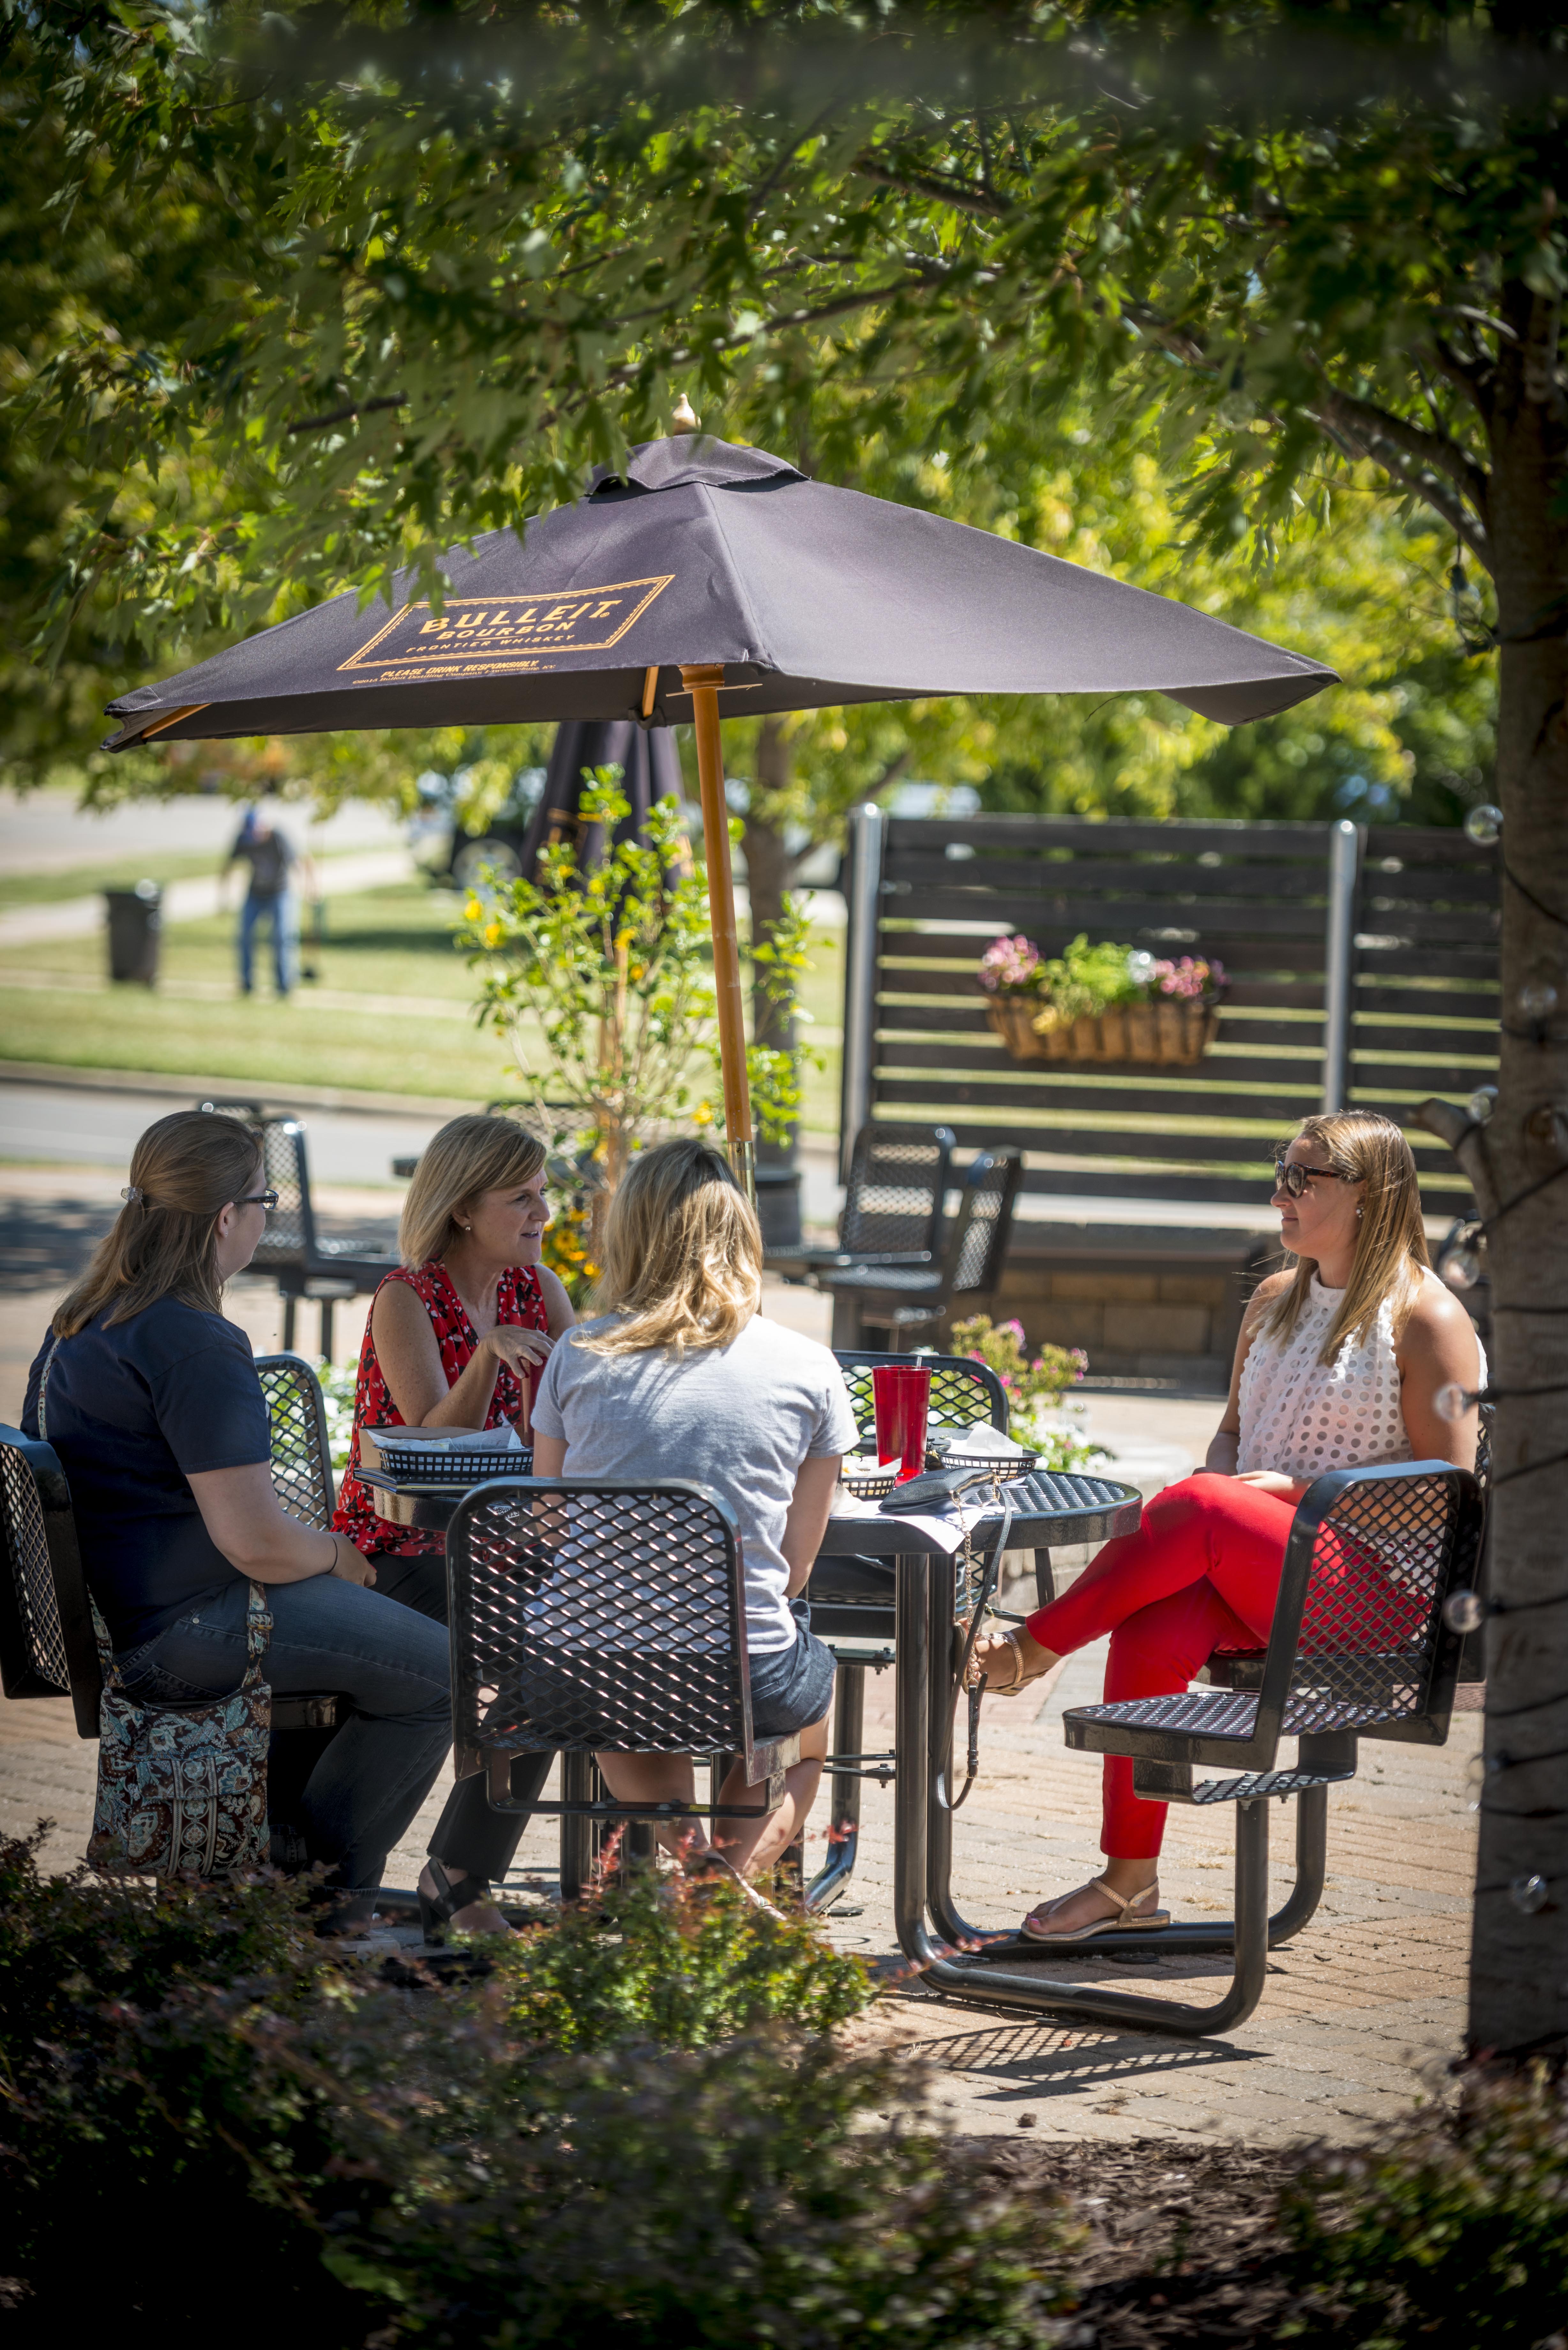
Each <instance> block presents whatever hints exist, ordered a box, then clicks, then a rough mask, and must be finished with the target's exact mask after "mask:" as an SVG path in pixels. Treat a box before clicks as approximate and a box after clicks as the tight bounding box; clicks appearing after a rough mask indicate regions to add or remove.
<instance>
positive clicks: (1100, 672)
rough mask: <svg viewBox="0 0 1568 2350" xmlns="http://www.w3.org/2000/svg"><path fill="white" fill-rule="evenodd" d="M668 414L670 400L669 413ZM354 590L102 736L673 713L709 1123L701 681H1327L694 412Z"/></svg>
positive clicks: (736, 1119)
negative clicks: (696, 430) (694, 811)
mask: <svg viewBox="0 0 1568 2350" xmlns="http://www.w3.org/2000/svg"><path fill="white" fill-rule="evenodd" d="M677 421H680V418H679V417H678V420H677ZM441 568H442V571H443V574H444V576H445V577H446V579H447V581H448V583H449V585H448V587H447V589H446V591H445V593H444V598H443V608H442V609H441V611H440V612H439V613H438V612H436V611H434V610H433V609H432V608H431V603H430V600H429V598H426V597H423V596H420V595H416V594H415V593H414V584H415V583H414V581H413V578H412V576H411V575H409V574H405V575H400V577H399V579H398V580H397V581H396V582H395V584H394V596H393V602H392V604H391V606H390V607H389V606H387V605H386V604H385V603H383V604H381V605H380V606H379V608H378V607H374V606H372V607H371V608H369V610H366V609H362V608H361V607H360V604H359V600H358V597H357V596H356V595H354V594H353V593H351V592H350V593H349V594H347V595H343V596H338V597H336V598H334V599H333V600H332V601H331V602H330V603H326V604H318V605H317V607H316V608H315V609H314V610H313V611H309V612H302V613H300V614H298V615H297V617H296V618H295V619H291V620H283V621H280V622H279V623H278V625H277V626H276V627H275V628H272V629H264V630H263V631H262V632H261V634H260V635H258V636H254V637H250V638H247V639H245V640H244V643H242V644H237V645H234V646H231V647H230V648H229V650H227V651H224V652H221V653H216V654H214V655H213V658H212V660H205V661H202V662H200V663H199V664H198V665H197V666H196V667H195V668H194V669H189V670H186V671H182V674H181V675H180V676H178V677H172V678H167V679H165V680H164V681H163V682H162V683H161V684H159V685H151V686H141V687H139V688H138V689H137V691H135V692H133V693H128V694H124V695H122V696H121V697H120V698H119V701H117V702H110V704H109V712H110V714H111V715H112V716H113V717H115V718H117V719H118V720H119V722H120V723H119V728H118V730H117V732H116V733H114V734H112V735H111V736H110V737H109V740H108V742H107V743H106V744H105V746H104V747H105V748H106V749H109V750H116V751H119V750H124V749H125V748H127V747H128V745H130V743H144V742H148V741H151V740H152V739H153V738H155V737H162V736H166V737H167V738H168V739H169V740H170V741H171V742H181V741H184V740H188V739H190V738H192V737H195V736H217V735H231V734H290V733H316V732H317V731H321V732H325V731H327V730H328V729H333V728H340V727H372V726H374V727H386V726H444V725H456V724H462V725H470V726H483V725H496V724H503V723H506V722H507V721H516V720H521V719H552V718H553V719H557V720H569V719H598V720H617V719H618V720H631V721H635V722H636V723H639V724H641V725H645V726H668V725H670V724H676V723H688V722H689V723H692V724H693V725H694V726H695V729H696V735H697V756H698V772H699V776H700V780H701V800H702V819H703V830H704V834H705V837H706V840H707V848H708V891H709V907H710V911H711V921H712V931H713V962H714V972H715V977H716V981H717V985H718V1007H719V1042H720V1049H721V1055H722V1065H723V1077H724V1117H725V1132H726V1139H727V1141H728V1143H729V1147H730V1155H731V1159H732V1163H733V1165H734V1166H735V1169H736V1171H737V1173H738V1174H740V1175H741V1177H742V1180H743V1181H745V1183H746V1185H747V1188H748V1190H749V1189H751V1188H752V1159H753V1147H752V1118H751V1102H750V1097H749V1095H748V1091H747V1086H746V1055H745V1033H744V1026H743V1018H742V993H741V972H740V954H739V948H738V944H737V940H736V934H735V909H734V892H733V889H732V882H731V875H730V836H729V828H728V824H727V821H726V818H727V810H726V807H725V803H724V770H723V757H722V746H721V740H720V728H719V719H720V697H721V695H722V696H723V697H724V708H725V709H726V710H727V711H729V712H739V713H741V714H742V715H744V716H747V717H751V716H762V715H763V714H764V713H766V712H774V711H788V710H813V709H818V708H822V707H824V706H828V707H831V706H834V705H836V704H838V703H841V702H899V701H905V700H909V699H914V698H924V697H928V696H932V695H937V694H944V693H1095V694H1102V695H1104V694H1112V693H1128V692H1150V691H1157V692H1161V693H1166V694H1168V695H1169V696H1170V697H1171V698H1172V699H1173V700H1174V701H1177V702H1183V703H1185V704H1186V706H1187V707H1188V708H1189V710H1195V711H1197V712H1199V713H1200V714H1201V715H1202V716H1204V717H1206V718H1214V719H1218V720H1220V722H1221V723H1224V724H1227V725H1236V724H1239V723H1241V722H1243V721H1245V720H1247V719H1251V718H1267V717H1271V716H1272V714H1273V713H1274V712H1276V711H1281V710H1288V709H1289V708H1290V707H1291V706H1292V704H1293V703H1294V702H1302V701H1304V700H1305V699H1306V697H1307V696H1308V695H1309V694H1314V693H1316V692H1318V691H1321V689H1322V688H1323V687H1324V686H1325V685H1329V684H1332V683H1334V671H1332V670H1329V669H1325V668H1324V667H1323V665H1322V664H1321V663H1320V662H1317V661H1312V660H1303V659H1302V658H1301V656H1300V655H1299V654H1296V653H1290V652H1284V651H1282V650H1281V649H1280V648H1279V647H1278V646H1277V645H1271V644H1267V643H1265V642H1264V641H1263V640H1262V639H1261V638H1259V637H1251V636H1246V635H1244V634H1243V633H1242V632H1241V629H1231V628H1227V627H1226V625H1225V624H1224V622H1223V621H1220V620H1215V619H1210V617H1209V616H1208V614H1207V613H1203V612H1194V611H1191V610H1189V608H1188V607H1187V606H1186V605H1183V604H1178V603H1174V602H1172V601H1171V600H1170V599H1169V598H1167V597H1163V596H1152V595H1149V594H1148V593H1147V591H1146V590H1144V589H1143V588H1139V587H1124V586H1123V585H1122V583H1121V582H1120V581H1119V580H1116V579H1107V578H1106V577H1104V576H1103V575H1102V574H1101V573H1099V572H1096V571H1086V570H1085V569H1083V568H1082V567H1081V566H1079V565H1077V564H1074V563H1065V562H1063V561H1062V560H1061V559H1060V558H1059V557H1057V556H1052V555H1040V554H1037V553H1036V552H1035V551H1034V549H1033V548H1032V547H1027V546H1017V545H1015V544H1014V543H1013V542H1012V540H1010V539H1004V538H997V537H994V536H992V534H991V533H990V532H988V531H982V530H972V529H971V528H969V527H968V525H965V524H962V523H955V522H948V521H945V520H944V519H942V518H941V517H940V515H929V514H921V513H919V512H917V510H916V509H915V508H914V507H912V506H900V505H894V504H889V503H888V501H886V500H884V499H881V498H871V497H866V496H863V495H862V494H860V493H859V492H858V491H855V490H840V489H833V488H829V487H828V486H826V484H822V483H819V482H813V481H810V480H808V479H807V478H806V476H805V474H803V473H801V472H800V471H799V469H798V468H797V467H796V466H794V465H792V464H789V463H786V461H785V460H784V458H782V457H774V456H770V455H769V453H768V452H767V451H766V450H765V449H747V448H739V447H736V446H733V445H732V444H731V443H730V442H722V441H715V440H711V439H708V438H705V437H693V435H692V434H691V430H690V427H688V429H687V431H686V432H683V433H681V434H680V435H678V436H675V437H672V438H670V439H669V440H664V441H649V442H643V443H642V444H641V446H639V448H637V449H635V450H633V452H631V455H630V457H629V459H628V463H627V467H626V471H625V473H624V474H616V473H611V472H609V471H608V470H607V469H601V471H600V473H599V474H598V475H597V478H596V480H595V482H594V484H593V486H592V487H591V489H590V490H589V491H588V493H587V495H586V496H584V497H582V498H580V499H579V500H578V501H577V503H576V504H575V505H569V506H561V507H557V508H556V510H555V512H553V513H551V514H546V515H538V516H536V517H535V519H533V520H532V521H530V522H529V523H528V525H527V526H526V531H525V533H523V532H519V531H516V530H499V531H492V532H490V533H488V534H486V535H485V536H483V537H482V538H480V539H478V540H476V542H475V544H474V547H473V550H472V553H470V552H469V551H468V550H467V549H466V548H458V549H455V550H454V551H453V552H452V554H450V555H448V556H445V557H444V558H443V561H442V566H441Z"/></svg>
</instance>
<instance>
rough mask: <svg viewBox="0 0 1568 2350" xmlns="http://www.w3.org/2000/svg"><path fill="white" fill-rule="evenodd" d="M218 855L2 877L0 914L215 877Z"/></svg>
mask: <svg viewBox="0 0 1568 2350" xmlns="http://www.w3.org/2000/svg"><path fill="white" fill-rule="evenodd" d="M217 869H218V859H217V857H216V855H215V854H205V853H202V852H201V851H192V852H191V853H190V854H188V855H186V856H183V857H181V856H176V855H173V854H171V853H167V852H165V853H162V854H160V853H159V852H157V851H156V850H155V851H153V852H152V853H151V855H148V856H145V857H122V858H119V860H118V862H109V863H105V864H102V865H73V866H69V867H67V869H66V870H65V871H64V872H63V873H0V913H7V912H9V911H10V910H11V909H12V908H13V907H16V906H52V905H54V904H55V903H56V901H57V899H62V898H86V897H88V896H90V895H91V894H92V893H93V892H94V891H96V890H99V889H135V887H136V885H137V883H138V882H139V881H185V880H188V879H190V878H191V876H192V874H203V873H215V872H216V871H217Z"/></svg>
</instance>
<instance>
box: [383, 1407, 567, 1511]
mask: <svg viewBox="0 0 1568 2350" xmlns="http://www.w3.org/2000/svg"><path fill="white" fill-rule="evenodd" d="M513 1436H514V1431H513V1430H511V1429H509V1428H492V1429H478V1428H362V1429H361V1430H359V1461H360V1465H361V1466H362V1467H363V1468H366V1469H374V1470H379V1471H380V1472H381V1474H382V1475H383V1476H387V1477H395V1478H396V1479H397V1481H398V1482H399V1483H400V1484H410V1485H430V1486H438V1487H444V1488H445V1489H446V1490H447V1491H448V1492H454V1493H462V1492H467V1490H468V1488H469V1487H470V1486H471V1485H478V1484H482V1483H483V1482H484V1480H485V1479H486V1478H487V1477H530V1476H532V1475H533V1473H534V1454H533V1451H532V1448H531V1447H529V1446H527V1445H520V1444H518V1443H515V1442H514V1441H513ZM376 1513H377V1515H378V1517H383V1518H387V1519H389V1521H390V1522H391V1523H392V1524H393V1525H400V1526H403V1525H412V1523H413V1522H414V1516H413V1513H414V1503H413V1496H412V1494H410V1493H385V1492H377V1495H376Z"/></svg>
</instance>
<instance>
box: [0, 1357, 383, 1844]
mask: <svg viewBox="0 0 1568 2350" xmlns="http://www.w3.org/2000/svg"><path fill="white" fill-rule="evenodd" d="M257 1368H258V1370H261V1371H263V1372H264V1374H265V1376H264V1378H263V1382H262V1384H263V1391H264V1393H266V1394H268V1397H269V1403H270V1405H271V1408H272V1410H273V1427H274V1431H275V1443H277V1446H278V1449H277V1451H276V1452H275V1458H274V1466H273V1482H274V1484H275V1487H276V1488H277V1492H278V1498H279V1500H280V1501H281V1502H282V1503H283V1505H284V1507H285V1508H286V1509H287V1510H289V1511H291V1513H292V1514H293V1515H295V1516H296V1517H299V1518H303V1519H305V1520H306V1523H308V1524H312V1525H318V1524H323V1523H326V1521H325V1520H324V1519H323V1518H322V1517H321V1516H320V1515H319V1514H317V1513H318V1512H319V1511H320V1508H321V1506H322V1503H323V1501H324V1500H325V1498H326V1496H327V1495H329V1494H330V1492H331V1469H330V1465H329V1463H328V1461H327V1447H326V1423H325V1419H324V1418H322V1417H321V1414H320V1390H319V1388H316V1395H315V1419H316V1424H317V1428H318V1430H319V1434H320V1439H321V1443H320V1451H319V1454H318V1455H312V1454H311V1452H310V1436H309V1429H310V1421H311V1417H312V1416H311V1413H310V1409H309V1406H310V1397H309V1394H308V1391H307V1389H306V1387H305V1381H306V1380H307V1381H309V1383H310V1387H311V1388H315V1385H316V1382H315V1375H314V1373H313V1372H312V1371H311V1369H310V1367H309V1365H308V1364H307V1363H303V1362H301V1361H300V1359H299V1357H297V1356H281V1357H279V1356H275V1357H264V1358H263V1361H262V1363H260V1364H258V1366H257ZM300 1373H303V1374H304V1379H303V1380H302V1379H301V1378H300V1376H299V1375H300ZM289 1390H292V1396H291V1395H290V1394H289V1392H288V1391H289ZM278 1398H281V1399H284V1400H283V1401H282V1404H281V1411H282V1420H281V1425H282V1428H283V1431H284V1433H283V1439H282V1440H281V1441H279V1440H278V1435H277V1431H278V1430H279V1428H280V1404H279V1402H278V1401H276V1400H274V1399H278ZM323 1476H324V1477H325V1485H323V1483H322V1482H321V1480H322V1478H323ZM330 1510H331V1504H330V1503H329V1502H327V1515H328V1516H329V1515H330ZM0 1523H3V1524H4V1528H5V1569H6V1571H5V1575H4V1576H0V1687H3V1688H4V1690H5V1695H6V1696H7V1697H8V1698H28V1697H68V1698H69V1699H70V1700H71V1710H72V1712H73V1714H74V1716H75V1719H76V1727H77V1735H78V1738H96V1737H97V1736H98V1734H99V1699H100V1698H101V1696H102V1694H103V1671H102V1667H101V1664H100V1662H99V1652H98V1642H97V1638H96V1636H95V1633H94V1629H93V1620H92V1604H91V1601H90V1600H89V1598H88V1586H87V1577H86V1575H85V1574H84V1572H83V1567H82V1556H81V1547H80V1544H79V1541H78V1534H77V1523H76V1517H75V1513H74V1512H73V1511H72V1508H71V1495H70V1486H69V1484H68V1482H67V1478H66V1473H65V1471H64V1470H63V1469H62V1468H61V1466H60V1461H59V1456H58V1454H57V1452H56V1451H55V1449H54V1447H53V1445H51V1444H46V1443H44V1442H43V1441H42V1440H40V1439H38V1438H36V1437H31V1436H26V1435H24V1434H23V1432H22V1430H20V1429H19V1428H7V1427H4V1426H0ZM341 1706H342V1700H341V1698H340V1697H339V1696H338V1694H337V1692H336V1691H334V1690H304V1691H298V1692H291V1693H290V1694H289V1695H287V1696H280V1695H275V1696H274V1698H273V1701H272V1727H273V1748H272V1753H271V1755H270V1756H269V1758H268V1773H267V1776H268V1789H267V1793H268V1814H269V1817H270V1818H271V1819H272V1820H273V1823H274V1829H275V1834H274V1853H275V1857H277V1858H279V1859H280V1860H284V1861H286V1862H288V1861H290V1860H291V1855H290V1852H289V1850H288V1845H289V1836H290V1829H289V1825H288V1823H289V1821H290V1818H291V1814H290V1812H289V1809H288V1806H289V1804H291V1803H292V1801H293V1800H294V1798H295V1797H296V1795H297V1792H298V1788H300V1787H303V1785H304V1783H305V1781H306V1778H307V1777H308V1776H309V1773H310V1771H311V1769H312V1768H313V1767H314V1763H315V1760H316V1757H317V1755H318V1754H319V1752H320V1750H321V1746H322V1744H323V1743H324V1742H325V1740H326V1738H327V1737H329V1736H330V1735H331V1734H332V1733H333V1732H334V1731H336V1729H337V1722H338V1719H339V1713H340V1710H341ZM296 1782H297V1784H296ZM280 1836H281V1839H282V1841H281V1843H280ZM299 1857H300V1856H299V1855H297V1854H294V1855H292V1859H293V1860H297V1859H298V1858H299Z"/></svg>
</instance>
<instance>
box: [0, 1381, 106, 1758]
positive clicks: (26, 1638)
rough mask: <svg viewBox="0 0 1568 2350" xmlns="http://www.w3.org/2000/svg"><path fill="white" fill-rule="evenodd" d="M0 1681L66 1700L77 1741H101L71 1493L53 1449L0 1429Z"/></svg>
mask: <svg viewBox="0 0 1568 2350" xmlns="http://www.w3.org/2000/svg"><path fill="white" fill-rule="evenodd" d="M0 1515H3V1519H4V1524H5V1577H4V1580H3V1581H0V1683H3V1685H4V1688H5V1694H6V1696H7V1697H10V1698H23V1697H68V1698H69V1699H70V1700H71V1707H72V1711H74V1713H75V1715H76V1724H77V1735H78V1738H96V1737H97V1736H98V1705H99V1696H100V1695H101V1693H102V1689H103V1682H102V1677H101V1675H100V1672H99V1660H98V1643H97V1641H96V1639H95V1638H94V1637H93V1627H92V1609H91V1607H89V1606H88V1594H87V1584H86V1581H85V1580H84V1578H83V1575H82V1567H81V1554H80V1552H79V1550H78V1546H77V1523H76V1519H75V1517H74V1516H73V1514H72V1512H71V1495H70V1488H69V1486H68V1485H67V1482H66V1476H65V1471H64V1470H63V1469H62V1468H61V1467H60V1464H59V1461H58V1459H57V1455H56V1453H55V1450H54V1447H53V1446H52V1445H49V1444H45V1443H42V1442H40V1441H39V1440H38V1439H37V1438H36V1437H32V1436H24V1435H23V1433H22V1431H21V1430H20V1429H19V1428H5V1427H0Z"/></svg>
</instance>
